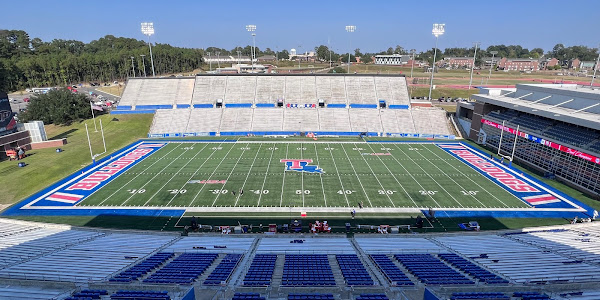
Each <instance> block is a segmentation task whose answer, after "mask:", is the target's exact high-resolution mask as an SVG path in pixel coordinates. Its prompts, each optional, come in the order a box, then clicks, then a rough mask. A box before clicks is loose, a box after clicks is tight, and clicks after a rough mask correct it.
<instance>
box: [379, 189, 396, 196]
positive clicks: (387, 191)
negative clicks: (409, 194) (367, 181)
mask: <svg viewBox="0 0 600 300" xmlns="http://www.w3.org/2000/svg"><path fill="white" fill-rule="evenodd" d="M378 192H379V195H385V194H388V195H392V194H394V193H395V192H396V191H392V190H379V191H378Z"/></svg>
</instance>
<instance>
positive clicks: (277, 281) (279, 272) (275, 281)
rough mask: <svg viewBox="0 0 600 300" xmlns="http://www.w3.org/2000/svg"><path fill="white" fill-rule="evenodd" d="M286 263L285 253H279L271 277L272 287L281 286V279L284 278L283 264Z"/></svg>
mask: <svg viewBox="0 0 600 300" xmlns="http://www.w3.org/2000/svg"><path fill="white" fill-rule="evenodd" d="M284 264H285V255H277V261H276V262H275V270H273V277H271V278H272V279H271V287H272V288H279V287H280V286H281V279H282V278H283V265H284Z"/></svg>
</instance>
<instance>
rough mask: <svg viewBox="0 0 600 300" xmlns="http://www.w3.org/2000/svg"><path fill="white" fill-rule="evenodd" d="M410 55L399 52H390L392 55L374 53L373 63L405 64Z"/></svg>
mask: <svg viewBox="0 0 600 300" xmlns="http://www.w3.org/2000/svg"><path fill="white" fill-rule="evenodd" d="M410 58H411V57H410V55H400V54H392V55H387V54H383V55H375V64H376V65H406V64H408V61H409V60H410Z"/></svg>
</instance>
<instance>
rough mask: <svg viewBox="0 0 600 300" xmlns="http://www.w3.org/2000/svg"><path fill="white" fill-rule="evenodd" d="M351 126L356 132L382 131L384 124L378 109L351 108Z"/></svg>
mask: <svg viewBox="0 0 600 300" xmlns="http://www.w3.org/2000/svg"><path fill="white" fill-rule="evenodd" d="M348 112H349V116H350V127H351V128H352V131H355V132H382V131H383V126H382V125H381V121H380V118H379V110H376V109H361V108H356V109H349V110H348Z"/></svg>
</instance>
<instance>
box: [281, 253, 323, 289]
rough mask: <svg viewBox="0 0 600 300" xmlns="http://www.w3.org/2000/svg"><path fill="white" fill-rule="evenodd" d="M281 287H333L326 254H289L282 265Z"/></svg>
mask: <svg viewBox="0 0 600 300" xmlns="http://www.w3.org/2000/svg"><path fill="white" fill-rule="evenodd" d="M281 280H282V284H281V285H283V286H328V285H335V278H334V277H333V272H332V271H331V266H330V265H329V259H328V258H327V255H326V254H298V255H294V254H290V255H286V256H285V264H284V265H283V277H282V279H281Z"/></svg>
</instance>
